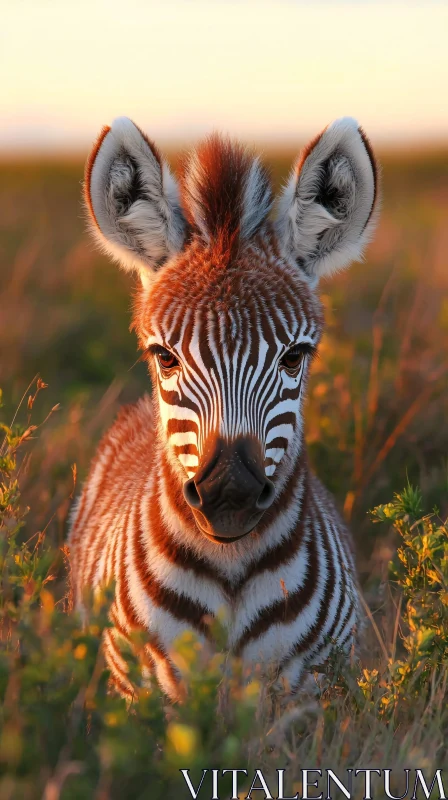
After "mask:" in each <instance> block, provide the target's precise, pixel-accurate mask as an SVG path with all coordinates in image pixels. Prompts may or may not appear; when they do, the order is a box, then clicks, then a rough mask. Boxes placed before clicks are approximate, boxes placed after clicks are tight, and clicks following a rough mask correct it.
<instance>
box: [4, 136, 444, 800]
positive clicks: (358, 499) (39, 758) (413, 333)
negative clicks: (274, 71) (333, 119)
mask: <svg viewBox="0 0 448 800" xmlns="http://www.w3.org/2000/svg"><path fill="white" fill-rule="evenodd" d="M293 155H294V154H293V153H291V154H288V153H281V154H278V153H277V154H274V155H273V156H271V163H272V164H273V169H274V176H275V179H276V181H277V183H278V184H279V183H280V181H281V180H282V179H283V178H285V177H286V175H287V172H288V170H289V166H290V164H291V162H292V160H293ZM173 160H174V159H173ZM380 160H381V162H382V167H383V204H382V213H381V218H380V224H379V228H378V231H377V234H376V237H375V240H374V242H373V243H372V244H371V245H370V246H369V248H368V250H367V257H366V261H365V263H363V264H357V265H354V266H353V267H352V268H351V269H350V270H348V271H347V272H346V273H344V274H341V275H340V276H338V277H337V278H335V279H332V280H331V281H330V280H329V281H327V282H325V283H323V284H322V286H321V297H322V300H323V303H324V306H325V316H326V333H325V336H324V339H323V342H322V345H321V348H320V358H318V359H317V360H316V361H315V363H314V365H313V368H312V379H311V383H310V386H309V392H308V400H307V406H306V417H307V419H306V425H307V428H306V430H307V439H308V443H309V448H310V454H311V459H312V462H313V465H314V468H315V470H316V471H317V473H318V475H319V477H320V478H321V479H322V480H323V482H324V483H325V484H326V485H327V487H328V488H329V489H330V490H331V491H332V492H333V494H334V495H335V497H336V499H337V502H338V505H339V507H340V509H341V510H342V511H343V514H344V516H345V519H346V520H347V521H348V523H349V524H350V527H351V529H352V531H353V535H354V539H355V544H356V549H357V558H358V568H359V574H360V578H361V583H362V586H363V589H364V594H365V599H366V604H367V605H366V616H367V622H366V627H365V633H364V646H363V649H362V651H361V652H360V653H359V654H358V653H357V654H353V657H352V663H351V666H350V668H349V669H347V668H344V670H342V668H341V667H340V665H339V662H338V658H337V655H336V656H335V658H334V659H332V662H331V663H330V664H328V665H327V666H326V668H325V672H323V673H321V674H320V675H319V686H320V688H319V690H318V692H317V694H316V697H308V698H306V699H303V698H302V699H297V700H294V701H293V702H291V703H290V704H289V705H288V706H287V707H284V705H281V704H280V702H279V699H278V697H276V695H275V692H274V691H273V690H272V691H270V690H269V687H268V689H263V690H262V689H261V686H260V684H259V683H258V681H257V674H254V675H253V676H252V680H251V681H249V682H248V676H247V675H244V674H242V669H241V665H240V663H239V662H238V661H237V660H236V659H235V660H231V659H227V660H226V664H225V665H224V663H223V659H222V658H220V657H216V656H215V657H213V658H211V657H210V656H209V654H208V653H207V652H206V651H205V650H203V649H201V648H200V647H199V646H198V643H197V642H196V641H195V640H194V637H193V635H190V634H188V633H187V634H185V637H184V638H183V640H182V641H181V642H179V646H178V655H177V661H178V665H179V666H180V668H181V669H182V670H183V671H185V673H186V674H187V675H188V676H189V677H188V681H189V683H190V687H191V688H190V691H189V695H188V699H187V701H186V703H185V704H184V705H182V706H168V705H167V704H166V701H165V700H164V699H163V698H162V696H161V695H160V693H159V691H158V690H157V689H154V690H152V691H146V692H145V693H143V694H142V696H141V697H140V698H139V700H138V703H137V702H136V703H135V704H133V706H132V707H131V708H130V709H128V708H127V707H126V704H125V702H124V701H123V700H121V699H120V698H118V697H116V696H113V695H110V694H108V690H107V673H106V672H105V671H104V669H103V663H102V656H101V653H99V641H100V634H101V630H102V628H103V627H104V626H105V625H107V607H108V602H109V597H108V595H107V593H106V594H105V596H104V598H103V599H102V600H101V599H99V600H97V601H96V602H95V603H92V610H91V616H90V619H89V621H88V624H87V626H86V627H82V625H81V623H80V620H79V619H78V618H77V617H76V616H75V615H74V614H73V613H71V600H70V554H69V553H68V551H67V549H66V548H65V538H66V533H67V526H68V514H69V510H70V507H71V504H72V502H73V497H74V496H76V494H77V493H78V492H79V490H80V486H81V484H82V482H83V480H84V478H85V476H86V474H87V470H88V467H89V463H90V460H91V458H92V456H93V454H94V452H95V448H96V444H97V442H98V440H99V437H100V436H101V434H102V432H103V431H105V430H106V429H107V427H108V426H109V425H110V423H111V422H112V420H113V418H114V416H115V414H116V412H117V410H118V408H119V406H120V405H121V404H123V403H127V402H132V401H134V400H135V399H137V398H138V397H139V396H140V395H141V394H142V393H143V392H144V391H148V390H150V384H149V378H148V376H147V374H146V368H145V366H144V364H142V363H141V362H139V360H138V359H139V353H138V352H137V350H136V341H135V338H134V335H133V334H132V333H129V331H128V327H129V322H130V311H129V309H130V299H129V298H130V294H131V293H132V279H130V278H129V276H128V275H125V274H123V273H121V272H120V271H119V270H118V269H117V268H115V267H114V266H113V265H112V264H111V263H109V261H108V260H107V259H106V258H104V257H103V256H101V255H100V254H98V253H97V252H96V251H95V250H94V248H93V245H92V244H91V241H90V239H89V238H88V236H87V234H86V233H85V223H84V219H83V212H82V208H81V203H80V194H81V180H82V171H83V165H82V163H81V162H80V161H76V160H73V161H66V162H62V161H61V162H59V161H50V160H47V161H32V160H28V161H22V162H16V163H14V162H12V161H9V162H8V163H6V162H4V163H1V164H0V175H1V179H0V231H1V235H0V387H1V388H2V390H3V395H2V404H3V405H2V408H0V421H1V425H2V427H1V430H0V535H1V541H0V571H1V581H2V584H1V592H0V634H1V639H0V694H1V711H0V728H1V732H0V800H16V798H17V800H19V799H20V800H22V798H23V800H28V798H30V799H33V800H34V798H41V797H43V798H45V800H57V798H64V800H69V799H70V800H72V799H74V798H96V800H108V799H109V798H111V799H112V798H113V799H114V798H130V799H131V800H132V799H133V798H136V800H137V798H138V799H139V800H140V798H141V800H144V798H155V800H157V798H159V797H160V798H162V797H164V798H177V797H179V798H183V797H185V798H187V797H189V796H191V795H190V793H189V791H188V788H187V785H186V783H185V781H184V780H183V778H182V776H181V774H180V772H179V769H183V768H189V769H190V775H191V778H192V781H193V784H194V786H196V787H197V786H198V784H199V781H200V778H201V775H202V769H203V768H209V769H212V768H218V767H219V768H220V769H231V768H234V769H236V768H239V769H247V770H248V773H249V776H253V772H254V769H255V768H258V769H262V770H263V774H264V775H265V776H266V778H267V780H268V782H269V779H272V786H273V789H274V791H273V792H272V794H273V796H276V794H275V792H276V788H277V776H276V769H280V768H284V769H285V770H286V772H285V775H286V779H285V796H288V793H289V794H291V795H293V794H294V793H296V792H301V791H302V788H301V780H300V779H301V769H302V768H304V767H307V768H310V769H311V768H314V767H316V768H321V769H325V768H331V769H333V770H335V772H336V773H337V774H338V775H339V776H340V777H342V778H344V777H345V776H346V773H345V770H346V768H347V767H350V768H353V769H356V768H367V767H377V768H378V767H382V768H385V767H387V768H390V769H392V770H393V773H392V792H393V793H395V794H397V795H400V794H403V792H404V788H405V787H404V773H403V771H402V770H403V769H404V768H410V769H411V770H414V769H416V768H419V769H422V770H424V771H425V774H426V775H427V776H428V777H429V782H431V780H432V777H433V775H434V772H435V770H436V769H437V768H445V769H446V770H448V708H447V697H448V685H447V684H448V526H447V522H446V520H447V517H448V422H447V409H448V399H447V398H448V152H442V151H421V152H420V151H415V152H406V153H403V152H398V151H397V152H394V153H383V154H381V153H380ZM215 627H216V635H217V636H218V637H223V635H224V634H223V630H222V629H221V628H220V625H219V622H218V623H215ZM223 645H224V641H223ZM129 659H130V668H131V670H132V669H137V665H136V664H133V663H132V658H131V656H130V654H129ZM224 666H225V675H224V670H223V667H224ZM316 678H317V673H316ZM394 776H395V777H394ZM227 778H228V780H227ZM227 778H223V779H222V784H220V786H221V788H220V792H221V793H220V795H219V796H220V797H222V798H224V797H231V777H230V776H227ZM207 780H208V783H207ZM445 781H446V784H445V786H446V788H447V789H448V774H447V775H446V776H445ZM250 784H251V778H248V779H247V781H246V782H245V780H244V779H243V778H240V790H239V794H240V797H245V796H246V794H247V792H248V789H249V787H250ZM373 785H374V787H375V784H374V783H373ZM356 786H357V787H358V788H356V790H355V791H354V794H353V797H360V798H361V797H363V796H364V792H363V788H364V787H363V784H362V783H359V784H356ZM412 786H413V783H412V784H411V791H412ZM358 790H359V791H358ZM419 792H420V793H418V794H417V797H424V793H423V792H422V789H421V788H420V790H419ZM435 792H436V790H435ZM211 796H212V791H211V779H210V778H209V777H207V776H206V778H204V783H203V788H202V789H201V792H200V793H199V795H198V797H199V800H200V798H201V797H211ZM254 796H255V797H262V796H263V795H262V793H261V792H258V794H257V793H255V794H254ZM334 796H336V797H339V796H341V797H342V796H343V795H342V794H341V793H339V794H338V793H337V792H336V793H335V795H334ZM374 796H375V797H377V796H378V797H382V796H384V795H383V794H381V793H380V794H378V795H375V794H374ZM409 796H411V792H410V793H409ZM435 796H437V795H435Z"/></svg>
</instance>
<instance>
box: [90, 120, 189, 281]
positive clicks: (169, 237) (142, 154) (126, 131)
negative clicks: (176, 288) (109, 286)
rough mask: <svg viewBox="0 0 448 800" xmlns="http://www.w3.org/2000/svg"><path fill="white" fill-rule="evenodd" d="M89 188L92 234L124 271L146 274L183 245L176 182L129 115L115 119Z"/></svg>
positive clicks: (181, 221) (182, 230) (183, 222)
mask: <svg viewBox="0 0 448 800" xmlns="http://www.w3.org/2000/svg"><path fill="white" fill-rule="evenodd" d="M86 190H87V192H88V194H89V196H90V202H91V208H92V211H93V220H92V230H93V232H94V235H95V237H96V239H97V241H98V242H99V243H100V245H101V246H102V248H103V249H104V250H105V251H106V252H107V253H108V254H109V255H111V256H112V257H113V258H114V259H116V260H117V261H118V262H119V263H120V264H121V266H123V267H124V268H125V269H129V270H133V269H137V270H138V271H139V272H140V273H142V274H144V273H145V272H148V271H149V270H153V269H156V268H157V267H158V266H160V265H161V264H162V263H163V262H164V261H166V259H167V258H169V257H170V256H171V255H173V254H174V253H176V252H177V251H179V250H180V249H181V247H182V243H183V239H184V230H185V221H184V217H183V214H182V212H181V209H180V201H179V191H178V187H177V183H176V181H175V179H174V178H173V176H172V174H171V172H170V169H169V167H168V165H167V164H166V163H165V162H164V161H160V160H159V158H158V154H157V153H156V152H155V151H154V152H153V150H152V148H151V146H150V144H149V142H148V141H147V140H146V139H145V137H144V136H143V135H142V134H141V132H140V131H139V129H138V128H137V127H136V126H135V125H134V123H133V122H132V121H131V120H130V119H127V118H126V117H121V118H119V119H116V120H115V121H114V123H113V124H112V127H111V129H110V130H109V131H108V132H107V133H106V135H105V137H104V139H103V141H102V142H101V144H100V147H99V149H98V152H97V153H96V155H94V162H93V166H92V169H91V171H90V182H89V185H88V186H87V187H86Z"/></svg>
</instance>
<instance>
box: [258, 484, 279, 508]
mask: <svg viewBox="0 0 448 800" xmlns="http://www.w3.org/2000/svg"><path fill="white" fill-rule="evenodd" d="M274 498H275V486H274V484H273V483H272V481H269V480H267V481H266V483H265V485H264V487H263V490H262V492H261V494H260V495H259V497H258V500H257V502H256V504H255V506H256V508H258V509H259V510H260V511H262V510H263V511H266V509H267V508H269V506H271V505H272V503H273V502H274Z"/></svg>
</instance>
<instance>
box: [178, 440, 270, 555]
mask: <svg viewBox="0 0 448 800" xmlns="http://www.w3.org/2000/svg"><path fill="white" fill-rule="evenodd" d="M184 496H185V499H186V501H187V503H188V505H189V506H190V508H191V510H192V512H193V515H194V518H195V520H196V524H197V525H198V527H199V528H200V530H201V531H202V532H203V533H204V534H205V535H206V536H208V538H209V539H212V540H213V541H215V542H219V543H223V542H225V543H230V542H234V541H236V540H237V539H241V538H242V537H243V536H247V534H248V533H250V532H251V531H253V530H254V528H255V527H256V525H257V524H258V522H259V521H260V519H261V517H262V516H263V514H264V512H265V511H266V509H268V508H269V507H270V506H271V505H272V503H273V502H274V498H275V487H274V484H273V483H272V481H270V480H269V479H268V478H267V477H266V475H265V472H264V469H263V460H262V454H261V446H260V444H259V442H258V440H257V439H255V438H254V437H248V436H239V437H237V438H236V439H234V440H232V441H227V440H224V439H222V438H220V437H219V438H215V439H214V440H213V442H211V443H210V444H209V446H208V447H207V448H206V451H205V453H204V456H203V458H202V459H201V465H200V467H199V469H198V471H197V473H196V475H195V476H194V478H191V479H190V480H188V481H187V482H186V483H185V484H184Z"/></svg>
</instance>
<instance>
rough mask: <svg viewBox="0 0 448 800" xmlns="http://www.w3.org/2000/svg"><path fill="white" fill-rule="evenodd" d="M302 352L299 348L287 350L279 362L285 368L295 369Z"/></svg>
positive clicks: (298, 365)
mask: <svg viewBox="0 0 448 800" xmlns="http://www.w3.org/2000/svg"><path fill="white" fill-rule="evenodd" d="M302 358H303V353H302V352H301V351H300V350H288V352H287V353H285V355H284V356H283V358H282V360H281V361H280V364H281V365H282V367H285V369H297V367H300V364H301V362H302Z"/></svg>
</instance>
